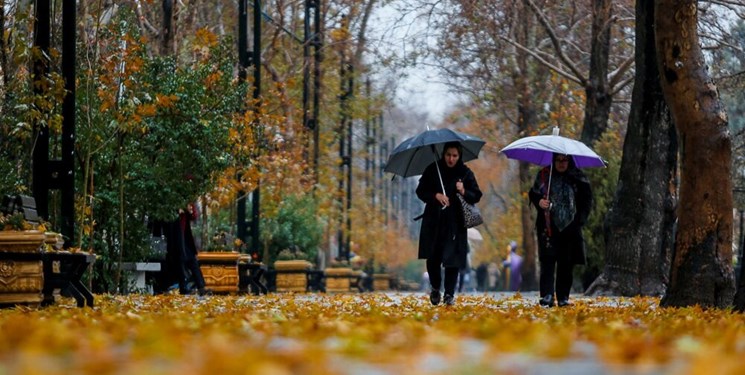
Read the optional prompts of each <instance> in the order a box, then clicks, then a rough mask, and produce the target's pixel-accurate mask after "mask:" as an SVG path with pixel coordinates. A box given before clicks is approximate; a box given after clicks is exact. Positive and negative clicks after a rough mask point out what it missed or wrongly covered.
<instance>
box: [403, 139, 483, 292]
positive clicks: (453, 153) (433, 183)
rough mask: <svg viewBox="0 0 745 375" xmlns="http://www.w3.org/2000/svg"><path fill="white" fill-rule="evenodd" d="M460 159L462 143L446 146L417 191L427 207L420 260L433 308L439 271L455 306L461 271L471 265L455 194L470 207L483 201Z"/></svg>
mask: <svg viewBox="0 0 745 375" xmlns="http://www.w3.org/2000/svg"><path fill="white" fill-rule="evenodd" d="M461 155H463V147H462V146H461V144H460V143H458V142H448V143H446V144H445V145H444V148H443V154H442V158H441V159H440V160H438V161H436V162H434V163H432V164H430V165H429V166H428V167H427V169H425V170H424V173H423V174H422V177H421V178H420V179H419V185H418V186H417V188H416V194H417V197H419V199H420V200H422V201H423V202H424V203H425V207H424V214H422V229H421V231H420V235H419V259H426V260H427V271H428V272H429V277H430V285H431V287H432V291H431V292H430V295H429V300H430V302H431V303H432V305H438V304H439V303H440V298H441V295H440V283H441V282H442V278H441V276H440V267H441V266H442V267H444V268H445V285H444V287H445V296H444V302H445V304H446V305H453V304H454V303H455V285H456V283H457V282H458V270H460V269H462V268H464V267H466V266H467V265H468V263H467V255H468V238H467V237H466V227H465V225H464V223H463V212H462V210H461V208H460V201H459V200H458V197H457V196H456V194H461V195H462V196H463V197H464V199H465V200H466V201H467V202H468V203H471V204H474V203H477V202H478V201H479V200H481V190H480V189H479V185H478V183H477V182H476V176H475V175H474V174H473V172H472V171H471V169H470V168H468V167H467V166H466V165H465V164H464V163H463V160H462V159H461ZM443 186H444V190H445V192H444V193H443Z"/></svg>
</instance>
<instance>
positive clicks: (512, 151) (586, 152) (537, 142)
mask: <svg viewBox="0 0 745 375" xmlns="http://www.w3.org/2000/svg"><path fill="white" fill-rule="evenodd" d="M500 152H501V153H503V154H505V155H506V156H507V157H508V158H510V159H515V160H521V161H527V162H529V163H533V164H538V165H542V166H546V165H548V166H550V171H549V174H548V189H547V191H546V196H548V190H550V189H551V176H552V175H553V172H554V163H553V160H554V154H561V155H567V156H571V157H572V159H574V165H575V166H576V167H577V168H600V167H603V168H605V164H606V163H605V161H604V160H603V158H601V157H600V155H598V154H596V153H595V151H592V149H590V148H589V147H587V145H585V144H584V143H582V142H580V141H577V140H574V139H570V138H566V137H562V136H560V135H559V128H558V127H556V126H555V127H554V130H553V132H552V134H551V135H535V136H532V137H525V138H520V139H518V140H516V141H514V142H512V143H510V144H509V145H507V147H505V148H503V149H502V150H501V151H500Z"/></svg>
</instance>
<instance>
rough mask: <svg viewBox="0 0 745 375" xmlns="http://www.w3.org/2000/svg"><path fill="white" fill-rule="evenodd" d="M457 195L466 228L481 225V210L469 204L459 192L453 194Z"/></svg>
mask: <svg viewBox="0 0 745 375" xmlns="http://www.w3.org/2000/svg"><path fill="white" fill-rule="evenodd" d="M455 195H457V196H458V200H459V201H460V207H461V208H462V211H463V225H464V226H465V227H466V228H473V227H475V226H477V225H481V224H483V223H484V218H483V217H481V210H479V208H478V207H476V206H475V205H473V204H470V203H468V202H466V199H465V198H463V196H462V195H460V194H455Z"/></svg>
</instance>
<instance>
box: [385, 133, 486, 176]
mask: <svg viewBox="0 0 745 375" xmlns="http://www.w3.org/2000/svg"><path fill="white" fill-rule="evenodd" d="M448 142H460V144H461V145H462V146H463V155H461V156H460V158H461V160H463V162H467V161H470V160H473V159H476V158H478V156H479V152H480V151H481V148H482V147H483V146H484V144H485V143H486V142H484V141H483V140H481V139H480V138H477V137H474V136H472V135H468V134H465V133H461V132H457V131H455V130H450V129H436V130H427V131H425V132H422V133H419V134H418V135H416V136H414V137H411V138H409V139H406V140H405V141H403V142H401V144H399V145H398V146H396V148H395V149H393V152H391V155H390V156H389V157H388V162H387V163H386V164H385V168H384V171H386V172H390V173H393V174H396V175H399V176H401V177H411V176H417V175H420V174H422V173H423V172H424V170H425V169H426V168H427V166H429V165H430V164H432V162H434V161H436V160H439V159H440V156H441V155H442V152H443V148H444V146H445V143H448Z"/></svg>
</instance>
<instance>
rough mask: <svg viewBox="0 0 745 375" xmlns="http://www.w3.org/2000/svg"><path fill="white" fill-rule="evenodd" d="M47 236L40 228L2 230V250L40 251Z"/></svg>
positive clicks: (18, 251)
mask: <svg viewBox="0 0 745 375" xmlns="http://www.w3.org/2000/svg"><path fill="white" fill-rule="evenodd" d="M45 239H46V236H45V235H44V233H41V232H40V231H38V230H23V231H20V230H4V231H0V251H2V252H9V253H33V252H38V251H40V250H39V247H40V246H41V244H42V243H44V240H45Z"/></svg>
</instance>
